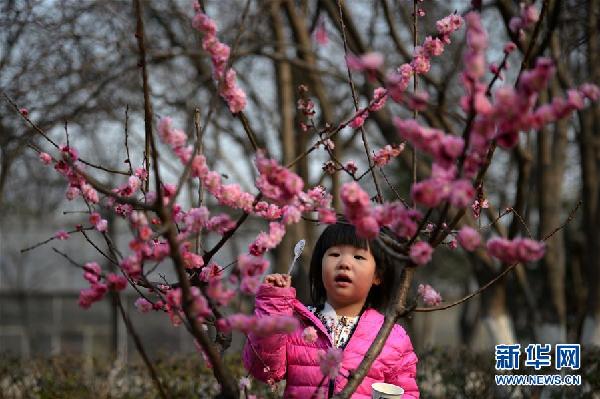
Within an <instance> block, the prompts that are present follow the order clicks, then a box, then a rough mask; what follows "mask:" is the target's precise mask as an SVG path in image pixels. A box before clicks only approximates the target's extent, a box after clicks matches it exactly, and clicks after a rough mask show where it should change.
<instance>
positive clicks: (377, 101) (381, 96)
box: [369, 87, 387, 112]
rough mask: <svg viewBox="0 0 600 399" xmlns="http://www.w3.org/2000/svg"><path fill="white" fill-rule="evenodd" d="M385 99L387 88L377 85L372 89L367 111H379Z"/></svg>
mask: <svg viewBox="0 0 600 399" xmlns="http://www.w3.org/2000/svg"><path fill="white" fill-rule="evenodd" d="M386 100H387V90H386V89H384V88H383V87H378V88H376V89H375V90H374V91H373V100H372V103H371V106H370V107H369V111H372V112H375V111H379V110H380V109H381V108H383V106H384V105H385V102H386Z"/></svg>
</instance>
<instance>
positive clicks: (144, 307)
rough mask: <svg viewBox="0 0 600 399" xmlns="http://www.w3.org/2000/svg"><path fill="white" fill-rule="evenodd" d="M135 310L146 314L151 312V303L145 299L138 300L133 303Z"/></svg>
mask: <svg viewBox="0 0 600 399" xmlns="http://www.w3.org/2000/svg"><path fill="white" fill-rule="evenodd" d="M134 305H135V308H136V309H137V310H138V311H139V312H141V313H148V312H149V311H151V310H152V308H153V307H152V303H150V302H149V301H148V300H147V299H146V298H138V299H136V300H135V302H134Z"/></svg>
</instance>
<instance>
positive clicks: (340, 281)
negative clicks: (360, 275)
mask: <svg viewBox="0 0 600 399" xmlns="http://www.w3.org/2000/svg"><path fill="white" fill-rule="evenodd" d="M334 281H335V283H336V285H340V286H343V287H344V286H347V285H350V284H352V279H351V278H350V277H349V276H347V275H345V274H338V275H337V276H335V278H334Z"/></svg>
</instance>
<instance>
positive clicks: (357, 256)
mask: <svg viewBox="0 0 600 399" xmlns="http://www.w3.org/2000/svg"><path fill="white" fill-rule="evenodd" d="M354 259H358V260H366V259H367V258H365V257H364V256H362V255H354Z"/></svg>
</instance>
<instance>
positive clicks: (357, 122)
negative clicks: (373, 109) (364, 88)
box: [350, 109, 369, 129]
mask: <svg viewBox="0 0 600 399" xmlns="http://www.w3.org/2000/svg"><path fill="white" fill-rule="evenodd" d="M368 117H369V111H367V110H366V109H359V110H358V111H356V113H355V114H354V116H353V117H352V119H351V120H350V127H351V128H352V129H358V128H359V127H361V126H362V125H364V123H365V120H366V119H367V118H368Z"/></svg>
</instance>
